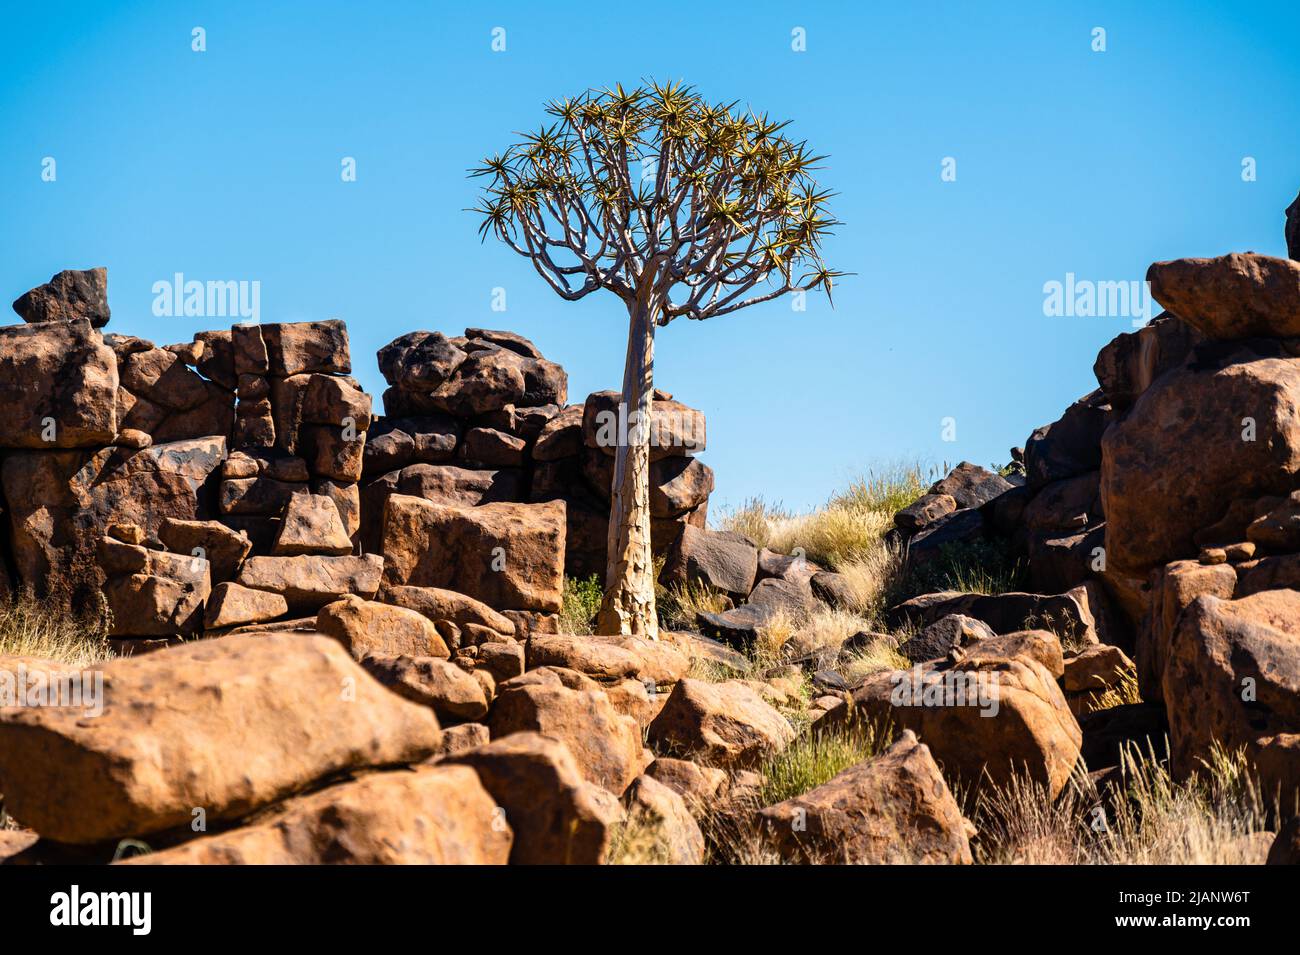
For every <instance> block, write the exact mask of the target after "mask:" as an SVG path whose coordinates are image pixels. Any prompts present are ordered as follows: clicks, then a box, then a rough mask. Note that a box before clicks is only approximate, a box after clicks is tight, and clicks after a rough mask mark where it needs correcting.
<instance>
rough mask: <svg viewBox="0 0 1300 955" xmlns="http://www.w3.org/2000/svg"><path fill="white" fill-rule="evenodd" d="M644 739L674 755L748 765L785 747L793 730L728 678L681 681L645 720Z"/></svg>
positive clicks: (743, 686) (753, 694)
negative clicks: (647, 721) (647, 725)
mask: <svg viewBox="0 0 1300 955" xmlns="http://www.w3.org/2000/svg"><path fill="white" fill-rule="evenodd" d="M648 735H649V739H650V741H651V742H652V743H654V744H655V745H656V746H658V747H659V748H660V750H661V751H664V752H667V753H670V754H672V755H674V756H684V757H691V756H698V757H700V758H702V759H704V760H706V761H708V762H709V763H711V764H712V765H715V766H725V767H733V766H734V767H750V766H753V765H755V764H756V763H758V762H760V761H761V760H762V759H764V758H765V757H767V756H770V755H772V754H773V753H776V752H778V751H780V750H782V749H784V748H785V747H786V745H788V744H789V743H790V741H791V740H792V739H793V738H794V730H793V729H792V728H791V726H790V723H789V721H788V720H786V718H785V717H784V716H782V715H781V714H780V713H779V712H778V711H777V710H776V709H775V708H773V707H772V706H771V705H769V704H768V703H766V702H765V701H764V700H763V698H762V697H761V696H759V695H758V693H756V692H755V691H754V690H753V689H752V688H751V687H749V686H747V685H746V684H744V683H741V682H738V681H735V680H729V681H727V682H726V683H705V682H703V681H701V680H690V679H687V680H681V681H680V682H678V684H677V685H676V686H675V687H674V688H673V691H672V693H671V694H670V695H669V697H668V701H667V702H666V703H665V704H664V708H663V710H662V711H660V713H659V716H658V717H656V718H655V721H654V722H653V723H651V724H650V730H649V734H648Z"/></svg>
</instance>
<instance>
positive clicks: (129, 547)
mask: <svg viewBox="0 0 1300 955" xmlns="http://www.w3.org/2000/svg"><path fill="white" fill-rule="evenodd" d="M98 556H99V564H100V566H101V567H102V568H103V570H104V573H105V575H106V576H107V578H108V580H107V582H106V583H105V584H104V600H105V602H106V604H107V606H108V610H109V612H110V614H111V620H112V624H111V628H110V630H109V635H110V636H113V637H125V636H132V637H158V636H170V635H172V634H184V633H193V632H195V631H197V630H200V629H202V627H203V608H204V604H205V603H206V602H207V599H208V594H209V593H210V592H211V589H212V583H211V579H210V577H209V575H208V562H207V561H206V560H204V559H203V558H201V557H189V556H182V555H180V554H168V553H166V552H164V551H154V550H149V549H147V548H145V547H141V546H139V545H133V544H125V543H122V542H120V541H116V540H113V539H111V538H104V539H103V540H101V541H100V545H99V555H98Z"/></svg>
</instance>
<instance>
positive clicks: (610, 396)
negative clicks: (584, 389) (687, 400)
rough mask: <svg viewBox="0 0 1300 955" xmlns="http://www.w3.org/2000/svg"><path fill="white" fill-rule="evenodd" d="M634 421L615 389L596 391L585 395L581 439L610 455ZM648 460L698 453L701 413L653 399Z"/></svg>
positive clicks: (702, 424) (702, 430)
mask: <svg viewBox="0 0 1300 955" xmlns="http://www.w3.org/2000/svg"><path fill="white" fill-rule="evenodd" d="M636 424H637V422H635V421H632V420H630V419H629V412H628V411H626V410H624V409H623V396H622V393H621V392H617V391H597V392H595V393H593V394H591V395H588V396H587V401H586V404H585V405H584V406H583V411H582V441H583V444H584V445H586V446H587V447H588V448H599V449H600V450H601V451H602V452H603V453H605V454H607V455H609V456H611V457H613V456H614V452H615V451H616V450H617V448H618V445H619V444H620V443H626V442H627V441H628V440H629V435H630V434H635V425H636ZM648 428H649V432H650V433H649V442H650V460H651V461H658V460H659V459H660V458H665V457H673V456H687V455H693V454H698V453H700V452H701V451H703V450H704V449H705V444H706V440H705V439H706V435H705V421H704V415H703V414H702V413H701V412H699V411H696V410H695V409H694V408H688V407H687V406H686V405H684V404H682V403H681V402H679V401H672V400H671V399H662V398H654V399H652V400H651V402H650V423H649V425H648Z"/></svg>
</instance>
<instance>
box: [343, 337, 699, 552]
mask: <svg viewBox="0 0 1300 955" xmlns="http://www.w3.org/2000/svg"><path fill="white" fill-rule="evenodd" d="M379 367H380V370H381V371H382V372H383V374H384V377H385V378H386V379H387V380H388V383H389V385H390V387H389V388H388V390H387V391H386V392H385V393H384V410H385V412H386V413H385V415H384V416H383V417H382V418H379V419H377V420H376V422H375V424H374V427H373V429H372V433H371V439H370V441H369V442H368V443H367V445H366V452H365V465H364V467H365V490H364V494H363V499H364V500H363V511H364V513H365V517H364V520H363V529H362V537H361V540H362V543H363V546H364V547H365V549H366V550H368V551H373V552H379V551H381V550H383V549H385V545H384V542H383V526H382V525H383V514H384V505H385V502H386V501H387V499H388V498H389V497H390V496H391V495H393V494H401V495H411V496H415V497H420V498H423V499H425V500H428V501H433V502H436V503H439V504H445V505H451V506H459V507H477V506H479V505H488V504H546V503H553V502H562V503H563V505H564V507H563V512H564V513H563V521H564V525H565V539H566V546H565V548H564V569H565V571H566V572H567V573H568V574H570V575H571V576H575V577H587V576H589V575H591V574H602V575H603V573H604V570H605V547H606V544H605V538H606V534H607V532H608V527H609V495H610V486H611V483H612V480H613V455H614V444H613V442H614V441H617V440H618V439H619V437H620V433H619V432H618V430H617V429H618V428H619V426H620V416H619V408H618V404H619V401H618V397H617V395H616V394H615V393H614V392H597V393H595V394H593V395H591V396H589V397H588V398H587V400H586V401H585V402H584V403H583V404H580V405H566V401H567V398H568V376H567V375H566V374H565V373H564V369H563V368H561V367H560V366H559V365H557V364H555V363H554V362H550V361H547V360H546V359H545V358H544V357H543V356H542V353H541V352H540V351H539V350H538V348H537V347H536V346H535V345H534V344H533V343H532V342H530V341H528V340H527V339H525V338H522V337H520V336H519V335H515V334H512V333H509V332H500V331H489V330H485V329H478V328H468V329H466V330H465V334H464V335H461V336H456V337H452V338H449V337H447V336H445V335H443V334H442V333H440V332H412V333H411V334H409V335H403V336H402V337H401V338H398V339H396V340H395V341H393V342H392V343H391V344H389V345H387V346H385V347H384V348H382V349H381V350H380V352H379ZM653 417H654V425H653V426H652V427H651V439H652V445H653V449H652V453H651V457H652V459H653V464H652V469H651V472H652V473H651V497H650V504H651V513H652V518H653V528H652V535H653V539H654V546H655V550H656V552H657V553H661V554H662V553H665V552H666V551H667V550H668V548H669V547H670V546H671V545H672V543H673V542H674V540H675V539H676V537H677V536H678V535H679V534H680V532H681V529H682V527H683V526H685V525H688V524H690V525H693V526H696V527H703V526H704V522H705V517H706V514H707V507H708V496H709V494H710V493H711V492H712V490H713V472H712V471H711V470H710V469H709V467H708V466H707V465H705V464H704V463H703V462H701V461H699V460H698V459H696V458H695V457H694V455H695V454H696V453H697V452H699V451H703V450H704V446H705V441H704V437H705V435H704V428H705V424H704V416H703V415H702V414H701V413H700V412H698V411H696V410H694V409H692V408H688V407H686V406H685V405H683V404H681V403H679V402H676V401H673V400H672V396H671V395H669V394H666V393H665V392H662V391H659V392H656V393H655V403H654V410H653ZM621 420H622V427H623V428H624V429H626V427H627V422H626V416H625V415H624V416H623V418H622V419H621ZM602 426H606V427H605V428H604V429H603V428H602ZM625 433H626V431H625V430H624V432H623V434H625ZM502 513H508V511H504V510H503V511H502ZM536 513H546V512H543V511H537V512H536Z"/></svg>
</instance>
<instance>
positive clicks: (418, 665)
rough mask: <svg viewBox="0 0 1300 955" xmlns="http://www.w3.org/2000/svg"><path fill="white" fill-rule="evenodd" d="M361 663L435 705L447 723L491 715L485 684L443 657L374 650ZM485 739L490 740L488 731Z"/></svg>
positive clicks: (411, 696)
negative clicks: (381, 652) (393, 653)
mask: <svg viewBox="0 0 1300 955" xmlns="http://www.w3.org/2000/svg"><path fill="white" fill-rule="evenodd" d="M361 665H362V666H363V667H365V669H366V672H368V673H369V674H370V675H371V676H373V677H374V678H375V679H376V680H378V681H379V682H380V683H382V684H383V685H384V686H386V687H388V688H389V689H390V690H392V691H393V692H394V693H398V694H400V695H401V696H404V697H406V698H407V699H408V700H410V701H411V702H413V703H420V704H422V705H424V706H428V707H431V708H432V709H433V711H434V712H435V713H437V714H438V719H439V720H440V721H441V722H443V723H458V722H461V721H463V720H481V719H483V717H485V716H486V715H487V712H488V697H487V694H486V693H485V692H484V689H483V686H482V684H480V683H479V681H478V680H476V679H474V677H473V676H472V675H471V674H469V673H467V672H466V671H464V670H462V669H461V668H460V667H458V666H456V665H455V664H452V663H448V662H447V661H446V660H444V659H441V658H439V657H435V656H412V655H409V654H400V655H391V654H375V653H372V654H370V655H368V656H366V657H364V658H362V660H361ZM482 742H487V737H486V734H484V739H483V740H482Z"/></svg>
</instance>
